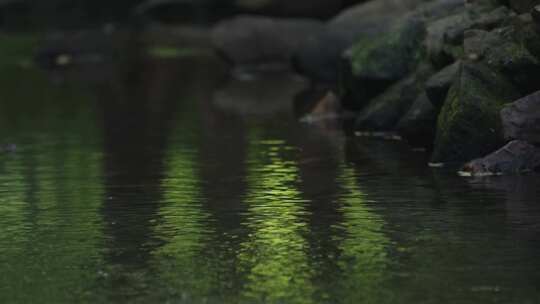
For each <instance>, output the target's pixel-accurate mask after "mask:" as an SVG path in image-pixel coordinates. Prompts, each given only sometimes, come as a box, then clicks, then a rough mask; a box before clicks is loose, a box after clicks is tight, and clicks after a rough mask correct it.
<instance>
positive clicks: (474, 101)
mask: <svg viewBox="0 0 540 304" xmlns="http://www.w3.org/2000/svg"><path fill="white" fill-rule="evenodd" d="M518 97H519V93H518V90H517V89H516V87H515V86H514V85H513V84H512V83H511V82H510V81H509V80H507V79H506V78H504V77H503V76H502V75H501V74H500V73H497V72H494V71H493V70H492V69H490V68H489V67H488V66H486V65H485V64H482V63H473V62H464V63H462V64H461V66H460V69H459V72H458V77H457V78H456V80H455V82H454V84H453V85H452V87H451V88H450V91H449V92H448V96H447V98H446V102H445V104H444V106H443V108H442V110H441V113H440V114H439V118H438V121H437V134H436V139H435V146H434V151H433V155H432V162H460V161H467V160H471V159H474V158H478V157H481V156H484V155H486V154H488V153H490V152H492V151H494V150H496V149H497V148H500V147H501V146H502V145H503V144H504V137H503V132H502V124H501V119H500V116H499V113H500V110H501V109H502V107H503V106H504V105H505V104H506V103H509V102H512V101H514V100H515V99H517V98H518Z"/></svg>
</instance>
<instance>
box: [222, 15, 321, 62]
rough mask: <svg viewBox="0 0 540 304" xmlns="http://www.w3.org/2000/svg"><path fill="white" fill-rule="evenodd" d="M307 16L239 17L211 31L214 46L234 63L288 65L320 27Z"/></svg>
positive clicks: (318, 23) (226, 21)
mask: <svg viewBox="0 0 540 304" xmlns="http://www.w3.org/2000/svg"><path fill="white" fill-rule="evenodd" d="M322 27H323V25H322V23H321V22H319V21H315V20H310V19H280V18H269V17H258V16H238V17H235V18H233V19H228V20H225V21H223V22H221V23H219V24H217V25H216V26H215V27H214V29H213V30H212V34H211V35H212V43H213V45H214V48H215V49H216V50H217V51H218V52H219V53H220V54H221V55H222V56H223V57H224V58H225V59H227V60H228V61H229V62H231V63H232V64H233V65H240V66H246V65H247V66H252V65H260V64H276V63H277V64H282V65H286V66H288V65H289V64H290V60H291V56H292V54H293V53H294V52H295V51H297V49H298V48H299V47H300V45H302V43H303V42H304V41H306V40H309V39H310V38H311V37H313V36H314V35H316V34H318V33H319V32H320V31H321V30H322Z"/></svg>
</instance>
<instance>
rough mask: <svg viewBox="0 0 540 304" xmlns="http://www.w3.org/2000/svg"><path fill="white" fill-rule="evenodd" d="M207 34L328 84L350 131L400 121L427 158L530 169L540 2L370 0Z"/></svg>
mask: <svg viewBox="0 0 540 304" xmlns="http://www.w3.org/2000/svg"><path fill="white" fill-rule="evenodd" d="M255 2H257V1H255ZM262 2H264V3H267V4H268V3H271V2H274V1H271V0H268V1H262V0H261V3H262ZM278 2H280V1H275V3H278ZM300 2H302V1H300ZM315 2H316V3H319V1H315ZM320 2H324V1H320ZM327 2H328V3H329V2H331V1H327ZM338 2H339V1H338ZM261 7H264V6H261ZM312 15H313V16H316V15H317V14H312ZM303 16H305V15H303ZM281 33H286V34H281ZM213 37H214V45H215V47H216V49H217V50H218V51H219V52H220V53H222V54H223V55H224V56H225V57H226V58H228V59H229V60H230V61H231V62H232V63H233V65H235V66H242V65H253V64H255V65H258V64H265V63H268V62H276V61H277V62H281V63H283V64H285V65H287V66H289V67H292V68H294V69H296V71H297V72H299V73H301V74H303V75H304V76H306V77H308V78H309V79H311V80H312V82H313V83H315V84H317V86H320V85H321V84H324V85H326V86H327V87H328V88H329V89H330V90H331V91H333V92H336V93H337V98H338V99H339V100H340V102H341V106H342V107H343V108H344V109H347V110H350V111H354V113H355V123H354V128H355V131H358V132H360V133H364V132H369V133H376V132H396V133H398V134H399V135H400V136H401V137H403V138H404V139H405V140H407V141H408V142H409V143H410V144H411V145H412V146H413V147H415V148H420V147H421V148H427V149H428V150H429V151H431V153H432V155H431V161H432V162H433V163H465V162H467V161H470V160H472V159H476V160H475V161H473V162H471V163H468V164H467V165H466V167H465V168H466V171H467V172H469V173H471V174H472V175H474V174H475V173H481V174H486V173H487V172H491V171H493V173H518V172H524V171H531V170H534V169H536V168H537V166H536V161H537V157H536V153H538V149H537V148H536V146H535V145H539V144H540V135H539V134H540V82H538V79H539V77H540V1H535V0H523V1H520V0H508V1H500V0H475V1H466V0H401V1H395V0H371V1H367V2H362V3H360V4H357V5H354V6H351V7H349V8H347V9H345V10H343V11H341V12H340V13H339V14H337V15H336V16H335V17H333V18H331V19H329V20H328V21H326V22H323V21H320V20H311V21H310V20H307V19H296V18H293V19H292V18H285V19H283V18H281V19H279V18H269V17H260V16H248V17H237V18H236V19H233V20H227V21H224V22H223V23H220V24H218V25H217V26H216V28H215V30H214V36H213ZM248 46H255V47H248ZM501 147H504V148H502V150H500V149H501ZM493 151H496V152H495V153H494V154H492V155H489V156H487V157H485V158H482V159H480V158H481V157H484V156H485V155H488V154H489V153H491V152H493ZM509 155H511V157H510V156H509Z"/></svg>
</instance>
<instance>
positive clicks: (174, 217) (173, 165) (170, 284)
mask: <svg viewBox="0 0 540 304" xmlns="http://www.w3.org/2000/svg"><path fill="white" fill-rule="evenodd" d="M184 144H187V143H184ZM195 163H196V154H195V151H194V150H191V149H186V148H184V147H182V146H181V145H179V144H173V145H172V147H171V148H169V153H168V155H167V158H166V162H165V165H166V176H165V178H164V179H163V182H162V191H163V193H164V194H163V195H164V197H163V200H162V204H163V206H162V207H161V208H160V211H159V213H158V214H159V216H160V223H159V224H158V225H157V226H156V228H155V229H156V234H157V235H158V236H159V237H160V238H161V239H162V240H163V241H165V242H166V243H165V244H164V245H163V246H162V247H160V248H158V249H157V250H155V251H154V252H153V258H154V265H155V267H156V268H157V269H156V270H157V273H158V277H159V280H160V281H161V284H162V285H165V288H166V292H165V293H164V295H167V296H168V297H173V298H181V299H183V300H184V301H187V302H189V301H190V300H192V299H193V298H196V299H201V298H203V297H204V296H206V295H207V294H208V293H209V291H210V290H211V289H212V286H213V281H214V280H213V279H215V278H212V277H211V275H209V273H211V271H210V270H209V267H210V265H208V264H205V263H204V259H203V258H202V256H203V253H204V252H203V250H204V247H205V245H206V244H207V241H208V237H209V235H210V230H209V229H210V227H209V226H208V223H207V221H208V220H209V215H208V214H207V213H206V212H204V211H203V209H202V197H201V185H200V177H199V174H198V172H197V169H196V167H195Z"/></svg>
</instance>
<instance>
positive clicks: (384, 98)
mask: <svg viewBox="0 0 540 304" xmlns="http://www.w3.org/2000/svg"><path fill="white" fill-rule="evenodd" d="M430 75H431V69H430V67H429V66H422V67H420V68H419V69H418V70H417V71H416V72H415V73H413V74H411V75H410V76H409V77H406V78H405V79H403V80H401V81H399V82H397V83H396V84H394V85H393V86H391V87H390V88H388V90H386V91H385V92H384V93H382V94H381V95H379V96H377V97H376V98H374V99H372V100H371V101H370V102H369V103H368V105H367V106H366V107H365V108H364V109H363V110H362V111H361V112H360V113H359V114H358V117H357V119H356V122H355V129H356V130H361V131H393V130H394V129H395V127H396V125H397V123H398V121H399V119H400V118H401V117H402V116H403V115H404V114H405V113H406V112H407V111H408V110H409V109H410V107H411V105H412V104H413V102H414V101H415V100H416V98H417V97H418V96H419V95H420V94H422V92H423V91H424V86H423V84H424V82H425V80H426V79H427V78H428V77H429V76H430Z"/></svg>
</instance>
